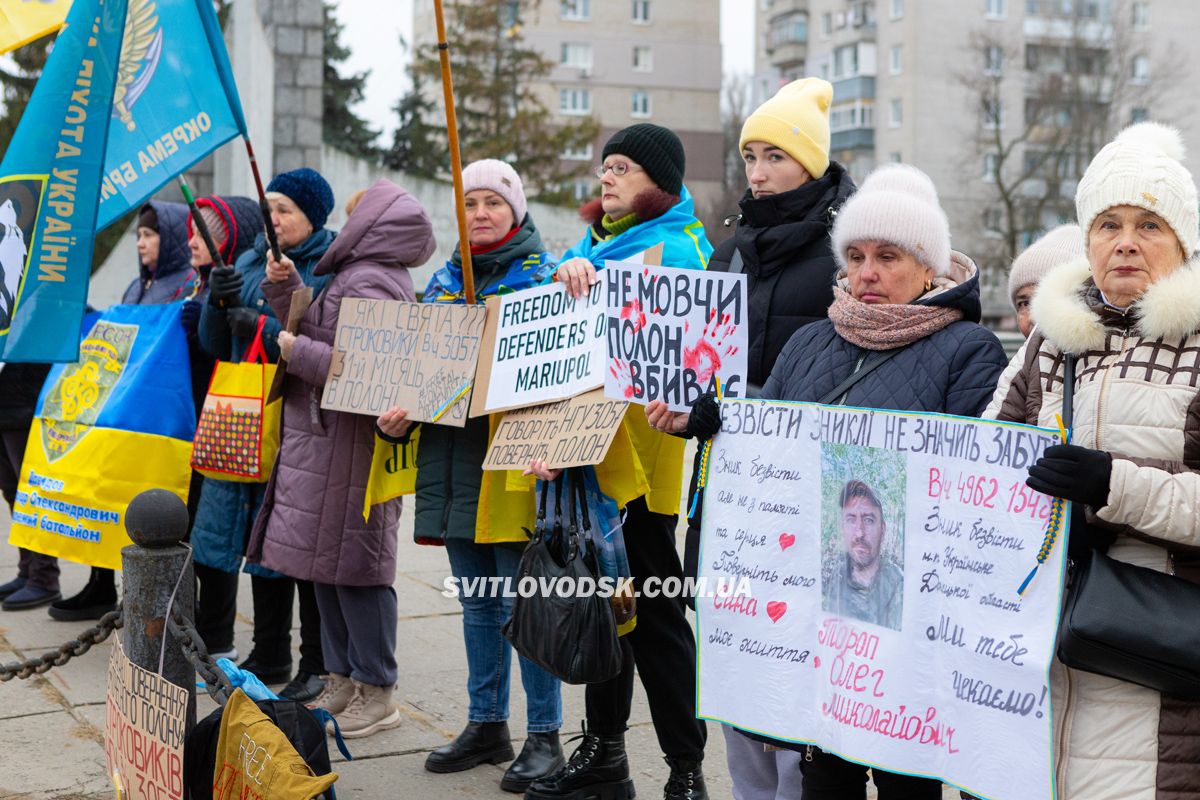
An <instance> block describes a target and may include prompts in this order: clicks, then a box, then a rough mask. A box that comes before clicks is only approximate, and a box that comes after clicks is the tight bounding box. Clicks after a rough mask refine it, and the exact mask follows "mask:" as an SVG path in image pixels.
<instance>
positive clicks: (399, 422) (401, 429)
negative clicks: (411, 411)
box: [375, 407, 413, 439]
mask: <svg viewBox="0 0 1200 800" xmlns="http://www.w3.org/2000/svg"><path fill="white" fill-rule="evenodd" d="M375 426H376V427H378V428H379V430H380V432H381V433H383V435H384V436H385V437H387V438H389V439H404V437H405V435H406V434H407V433H408V432H409V430H411V429H412V426H413V423H412V420H410V419H408V412H407V411H405V410H404V409H403V408H394V407H393V408H389V409H388V410H387V411H385V412H383V413H382V414H380V415H379V419H377V420H375Z"/></svg>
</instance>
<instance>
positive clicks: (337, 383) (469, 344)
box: [321, 297, 485, 428]
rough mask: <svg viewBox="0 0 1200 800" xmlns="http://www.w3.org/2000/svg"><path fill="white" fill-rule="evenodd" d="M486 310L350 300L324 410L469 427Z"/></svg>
mask: <svg viewBox="0 0 1200 800" xmlns="http://www.w3.org/2000/svg"><path fill="white" fill-rule="evenodd" d="M484 314H485V312H484V309H483V308H481V307H480V306H467V305H450V304H445V303H405V302H401V301H399V300H366V299H362V298H357V297H347V298H343V300H342V305H341V310H340V311H339V312H338V328H337V337H336V338H335V339H334V344H333V348H334V349H333V359H332V360H331V362H330V364H329V376H328V377H327V378H326V381H325V392H324V394H323V395H322V397H321V408H328V409H333V410H334V411H348V412H350V413H352V414H367V415H370V416H378V415H380V414H382V413H383V412H384V411H387V410H388V409H389V408H393V407H399V408H403V409H405V410H406V411H408V418H409V419H411V420H414V421H417V422H433V418H434V417H435V416H437V415H438V413H439V412H441V411H443V409H445V408H446V406H447V405H449V409H448V410H446V411H445V413H444V414H443V415H442V416H441V417H440V418H439V419H438V420H437V422H438V424H439V425H451V426H453V427H456V428H461V427H463V426H464V425H466V424H467V408H468V404H469V403H470V399H469V398H470V386H471V383H472V380H473V378H474V375H475V367H476V362H477V361H478V359H479V345H480V341H481V338H482V336H483V327H484Z"/></svg>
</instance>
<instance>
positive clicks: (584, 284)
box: [554, 258, 600, 297]
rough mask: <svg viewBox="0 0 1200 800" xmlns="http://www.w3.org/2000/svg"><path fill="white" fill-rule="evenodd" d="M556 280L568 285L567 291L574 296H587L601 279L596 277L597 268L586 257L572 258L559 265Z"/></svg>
mask: <svg viewBox="0 0 1200 800" xmlns="http://www.w3.org/2000/svg"><path fill="white" fill-rule="evenodd" d="M554 280H556V281H558V282H559V283H565V284H566V285H567V293H568V294H569V295H571V296H572V297H586V296H587V293H588V292H589V291H590V290H591V288H592V287H593V286H595V285H596V284H597V283H598V282H599V281H600V279H599V278H598V277H596V268H595V267H594V266H592V262H590V261H588V260H587V259H586V258H572V259H570V260H568V261H564V262H563V263H561V264H559V265H558V271H557V272H555V273H554Z"/></svg>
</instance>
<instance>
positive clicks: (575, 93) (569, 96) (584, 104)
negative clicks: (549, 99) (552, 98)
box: [558, 89, 592, 115]
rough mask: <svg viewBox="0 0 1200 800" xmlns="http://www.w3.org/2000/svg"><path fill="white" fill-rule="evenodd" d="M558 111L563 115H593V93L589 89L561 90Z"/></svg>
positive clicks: (559, 91)
mask: <svg viewBox="0 0 1200 800" xmlns="http://www.w3.org/2000/svg"><path fill="white" fill-rule="evenodd" d="M558 110H559V111H560V112H562V113H563V114H571V115H583V114H590V113H592V93H591V92H590V91H589V90H587V89H559V90H558Z"/></svg>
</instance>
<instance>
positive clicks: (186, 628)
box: [167, 608, 233, 706]
mask: <svg viewBox="0 0 1200 800" xmlns="http://www.w3.org/2000/svg"><path fill="white" fill-rule="evenodd" d="M167 630H168V631H170V632H171V635H172V636H174V637H176V638H177V639H179V646H180V647H182V648H183V657H184V658H186V659H187V661H188V663H189V664H191V665H192V668H193V669H195V670H196V674H197V675H199V676H200V679H201V680H203V681H204V689H205V691H207V692H208V696H209V697H211V698H212V699H213V701H214V702H216V703H217V704H218V705H222V706H223V705H225V702H226V701H227V700H228V699H229V695H231V694H233V684H232V683H230V682H229V676H228V675H226V674H225V671H224V670H223V669H221V668H220V667H218V666H217V665H216V663H215V662H214V661H213V660H212V656H210V655H209V654H208V648H207V647H206V646H205V644H204V640H203V639H201V638H200V632H199V631H197V630H196V627H195V626H194V625H193V624H192V621H191V620H189V619H188V618H187V617H185V616H184V615H183V614H182V613H180V612H179V610H178V609H174V608H173V609H171V616H170V617H168V618H167Z"/></svg>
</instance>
